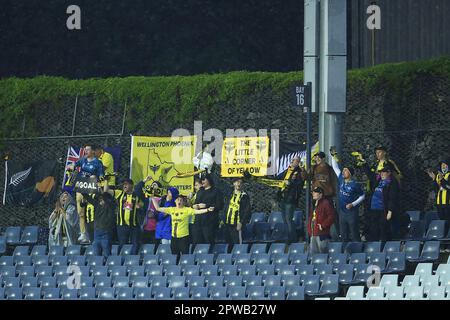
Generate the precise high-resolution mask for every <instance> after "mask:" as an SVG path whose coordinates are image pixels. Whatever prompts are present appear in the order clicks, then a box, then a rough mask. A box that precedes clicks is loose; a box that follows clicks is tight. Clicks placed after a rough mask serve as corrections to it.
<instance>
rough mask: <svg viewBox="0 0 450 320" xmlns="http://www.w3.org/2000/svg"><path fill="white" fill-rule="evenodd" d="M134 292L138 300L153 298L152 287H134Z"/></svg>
mask: <svg viewBox="0 0 450 320" xmlns="http://www.w3.org/2000/svg"><path fill="white" fill-rule="evenodd" d="M133 294H134V296H135V299H136V300H151V299H152V288H134V289H133Z"/></svg>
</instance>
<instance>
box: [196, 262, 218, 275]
mask: <svg viewBox="0 0 450 320" xmlns="http://www.w3.org/2000/svg"><path fill="white" fill-rule="evenodd" d="M218 273H219V266H217V265H213V264H205V265H201V266H200V274H201V275H202V276H215V275H217V274H218Z"/></svg>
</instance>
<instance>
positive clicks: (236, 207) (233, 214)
mask: <svg viewBox="0 0 450 320" xmlns="http://www.w3.org/2000/svg"><path fill="white" fill-rule="evenodd" d="M244 194H245V193H243V192H233V195H232V196H231V199H230V204H229V205H228V212H227V217H226V220H225V222H226V223H227V224H237V223H240V222H241V221H240V217H239V211H240V208H241V199H242V196H243V195H244Z"/></svg>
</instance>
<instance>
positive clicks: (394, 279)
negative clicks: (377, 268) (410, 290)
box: [380, 274, 398, 288]
mask: <svg viewBox="0 0 450 320" xmlns="http://www.w3.org/2000/svg"><path fill="white" fill-rule="evenodd" d="M397 285H398V274H385V275H383V277H382V278H381V281H380V287H384V288H389V287H396V286H397Z"/></svg>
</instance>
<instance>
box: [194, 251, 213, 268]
mask: <svg viewBox="0 0 450 320" xmlns="http://www.w3.org/2000/svg"><path fill="white" fill-rule="evenodd" d="M195 262H196V264H198V265H205V264H207V265H212V264H214V255H213V254H208V253H199V254H196V255H195Z"/></svg>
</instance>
